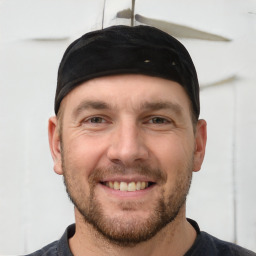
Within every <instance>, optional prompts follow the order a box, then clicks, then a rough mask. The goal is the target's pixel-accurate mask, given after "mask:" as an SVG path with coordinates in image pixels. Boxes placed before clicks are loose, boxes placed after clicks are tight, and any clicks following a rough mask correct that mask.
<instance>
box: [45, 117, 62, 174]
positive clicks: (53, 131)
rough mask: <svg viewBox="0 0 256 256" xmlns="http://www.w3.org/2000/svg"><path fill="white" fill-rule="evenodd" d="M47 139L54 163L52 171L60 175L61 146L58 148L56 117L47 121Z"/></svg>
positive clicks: (58, 135) (58, 137) (58, 138)
mask: <svg viewBox="0 0 256 256" xmlns="http://www.w3.org/2000/svg"><path fill="white" fill-rule="evenodd" d="M48 138H49V146H50V150H51V154H52V158H53V161H54V171H55V172H56V173H57V174H59V175H62V174H63V172H62V165H61V146H60V134H59V131H58V120H57V117H56V116H53V117H51V118H50V119H49V122H48Z"/></svg>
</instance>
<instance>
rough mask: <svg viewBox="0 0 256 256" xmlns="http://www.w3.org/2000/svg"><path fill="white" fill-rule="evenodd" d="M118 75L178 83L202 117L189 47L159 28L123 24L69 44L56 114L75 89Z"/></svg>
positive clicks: (58, 89) (64, 57)
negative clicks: (140, 75)
mask: <svg viewBox="0 0 256 256" xmlns="http://www.w3.org/2000/svg"><path fill="white" fill-rule="evenodd" d="M117 74H144V75H148V76H154V77H161V78H164V79H168V80H172V81H175V82H177V83H179V84H180V85H181V86H183V87H184V89H185V91H186V92H187V95H188V97H189V98H190V100H191V103H192V107H193V112H194V114H195V117H196V118H198V117H199V113H200V103H199V85H198V79H197V73H196V69H195V67H194V64H193V61H192V59H191V57H190V55H189V53H188V51H187V50H186V48H185V47H184V46H183V45H182V44H181V43H180V42H179V41H178V40H177V39H175V38H174V37H172V36H170V35H169V34H167V33H165V32H163V31H161V30H159V29H156V28H153V27H149V26H135V27H128V26H122V25H120V26H113V27H108V28H106V29H103V30H97V31H93V32H90V33H87V34H85V35H83V36H82V37H80V38H78V39H77V40H75V41H74V42H73V43H71V44H70V45H69V47H68V48H67V50H66V51H65V53H64V56H63V58H62V60H61V63H60V66H59V70H58V79H57V89H56V95H55V113H56V115H57V113H58V111H59V107H60V104H61V101H62V99H63V98H64V97H65V96H66V95H67V94H68V93H69V92H70V91H71V90H72V89H74V88H75V87H77V86H78V85H80V84H81V83H83V82H85V81H88V80H90V79H93V78H96V77H102V76H108V75H117Z"/></svg>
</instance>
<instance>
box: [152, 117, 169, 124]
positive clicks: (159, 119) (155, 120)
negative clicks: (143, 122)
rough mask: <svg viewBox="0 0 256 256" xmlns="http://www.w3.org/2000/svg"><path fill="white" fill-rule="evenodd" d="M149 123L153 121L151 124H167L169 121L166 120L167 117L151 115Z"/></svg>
mask: <svg viewBox="0 0 256 256" xmlns="http://www.w3.org/2000/svg"><path fill="white" fill-rule="evenodd" d="M150 123H153V124H168V123H170V121H168V120H167V119H165V118H162V117H153V118H152V119H151V120H150Z"/></svg>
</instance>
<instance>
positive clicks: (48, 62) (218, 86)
mask: <svg viewBox="0 0 256 256" xmlns="http://www.w3.org/2000/svg"><path fill="white" fill-rule="evenodd" d="M128 8H131V9H132V1H131V0H129V1H128V0H123V1H120V0H119V1H118V0H105V1H104V0H90V1H89V0H86V1H84V0H76V1H73V0H2V1H0V177H1V178H0V255H20V254H24V253H26V252H32V251H34V250H36V249H39V248H40V247H42V246H43V245H45V244H46V243H49V242H51V241H53V240H56V239H58V238H59V237H60V236H61V235H62V233H63V232H64V229H65V228H66V226H67V225H68V224H70V223H72V222H73V221H74V217H73V206H72V204H71V203H70V202H69V200H68V198H67V196H66V194H65V188H64V186H63V184H62V183H63V182H62V178H61V177H60V176H57V175H56V174H54V173H53V171H52V160H51V157H50V153H49V149H48V139H47V120H48V117H49V116H50V115H53V101H54V93H55V87H56V73H57V68H58V64H59V61H60V59H61V56H62V54H63V52H64V50H65V48H66V47H67V45H68V44H69V43H70V42H71V41H73V39H75V38H77V37H78V36H80V35H81V34H83V33H84V32H87V31H90V30H94V29H99V28H101V27H102V26H103V27H107V26H110V25H115V24H126V25H129V24H130V23H131V22H133V23H134V24H135V25H139V24H141V23H146V24H148V25H155V26H157V27H159V28H161V29H163V30H166V31H167V32H169V33H170V34H173V35H175V36H176V37H178V38H179V39H180V40H181V41H182V42H183V43H184V44H185V45H186V47H187V48H188V49H189V51H190V52H191V55H192V58H193V59H194V62H195V65H196V67H197V70H198V75H199V80H200V83H201V108H202V113H201V117H202V118H205V119H206V120H207V121H208V146H207V153H206V159H205V163H204V165H203V168H202V171H200V172H199V173H197V174H195V175H194V180H193V184H192V189H191V192H190V195H189V198H188V216H189V217H192V218H194V219H196V220H197V221H198V222H199V225H200V227H201V229H203V230H205V231H207V232H209V233H211V234H213V235H216V236H218V237H220V238H222V239H225V240H229V241H234V242H237V243H239V244H241V245H242V246H245V247H247V248H249V249H252V250H255V251H256V217H255V216H256V205H255V203H254V201H255V199H254V197H255V195H256V186H255V181H256V157H255V154H256V150H255V145H256V133H255V131H256V100H255V96H256V72H255V63H256V51H255V41H256V1H253V0H251V1H249V0H215V1H211V0H202V1H201V0H195V1H193V3H192V2H191V1H186V0H172V1H169V0H158V1H148V0H136V2H135V9H134V13H135V14H137V15H136V16H135V19H134V20H132V21H131V19H124V18H116V13H118V12H120V11H122V10H125V9H128ZM103 14H104V15H103ZM103 17H104V19H103Z"/></svg>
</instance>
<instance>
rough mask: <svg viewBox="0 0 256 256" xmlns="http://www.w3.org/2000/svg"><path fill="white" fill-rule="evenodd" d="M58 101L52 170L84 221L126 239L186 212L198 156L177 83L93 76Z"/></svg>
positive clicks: (138, 238) (146, 234) (127, 242)
mask: <svg viewBox="0 0 256 256" xmlns="http://www.w3.org/2000/svg"><path fill="white" fill-rule="evenodd" d="M61 107H62V111H63V113H62V118H61V120H59V122H61V135H60V154H59V158H58V157H57V158H58V161H55V170H56V172H58V173H61V174H63V175H64V181H65V184H66V187H67V191H68V194H69V196H70V198H71V200H72V201H73V202H74V204H75V207H76V209H77V210H78V212H79V214H80V215H81V216H83V218H84V221H85V222H88V223H90V224H92V225H93V227H94V228H95V229H96V230H98V231H99V232H100V233H101V234H103V235H104V236H105V237H106V238H107V239H109V240H110V241H112V242H114V243H116V244H119V245H122V246H131V245H134V244H136V243H139V242H142V241H145V240H148V239H150V238H151V237H152V236H154V235H155V234H156V233H157V232H158V231H159V230H161V229H162V228H163V227H165V226H166V225H167V224H168V223H170V222H171V221H172V220H173V219H174V218H175V217H176V216H177V215H178V214H180V212H181V211H183V214H184V208H185V207H183V206H184V204H185V200H186V195H187V193H188V190H189V186H190V182H191V177H192V171H193V170H199V169H200V166H201V162H202V159H200V160H198V154H197V153H196V151H197V150H196V148H197V141H198V139H197V138H196V137H197V136H198V135H196V134H197V133H194V130H193V124H192V121H191V112H190V103H189V99H188V97H187V95H186V93H185V91H184V89H183V88H182V87H181V86H180V85H179V84H177V83H175V82H172V81H169V80H165V79H161V78H153V77H149V76H143V75H118V76H109V77H102V78H96V79H93V80H90V81H88V82H85V83H83V84H82V85H80V86H78V87H76V88H75V89H74V90H73V91H71V92H70V93H69V94H68V95H67V96H66V97H65V98H64V100H63V101H62V106H61ZM199 136H200V135H199ZM199 140H200V139H199ZM181 209H182V210H181Z"/></svg>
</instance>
